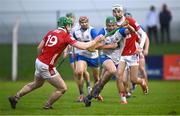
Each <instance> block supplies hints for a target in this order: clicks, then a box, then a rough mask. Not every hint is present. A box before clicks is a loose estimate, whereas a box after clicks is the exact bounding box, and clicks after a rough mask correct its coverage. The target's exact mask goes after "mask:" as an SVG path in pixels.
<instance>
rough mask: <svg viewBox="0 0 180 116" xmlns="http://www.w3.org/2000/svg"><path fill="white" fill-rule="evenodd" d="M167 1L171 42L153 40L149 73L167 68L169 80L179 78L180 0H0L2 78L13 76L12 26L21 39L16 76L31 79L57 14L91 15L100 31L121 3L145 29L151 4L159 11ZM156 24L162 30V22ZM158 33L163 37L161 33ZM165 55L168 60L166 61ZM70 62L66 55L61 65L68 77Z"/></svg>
mask: <svg viewBox="0 0 180 116" xmlns="http://www.w3.org/2000/svg"><path fill="white" fill-rule="evenodd" d="M164 3H165V4H167V6H168V9H169V11H170V12H171V15H172V20H171V23H170V31H171V43H165V44H156V43H155V42H151V45H150V51H149V57H147V69H148V75H149V77H152V79H156V78H157V79H164V78H165V77H166V76H167V75H166V74H165V72H166V71H165V70H168V74H169V71H171V70H172V72H170V73H173V76H168V77H170V80H171V79H177V80H179V79H180V73H179V72H180V46H179V45H180V15H179V14H180V4H179V0H0V80H11V77H12V76H11V75H12V50H13V48H12V43H13V42H12V38H13V28H17V39H18V42H17V44H18V52H17V53H18V58H17V59H18V66H17V67H18V71H17V77H18V79H19V80H28V79H32V78H33V74H34V61H35V58H36V47H37V44H38V43H39V42H40V41H41V40H42V38H43V36H44V34H46V33H47V31H48V30H51V29H54V28H56V24H57V23H56V22H57V18H58V17H60V16H65V14H66V13H68V12H73V13H74V14H75V15H76V18H77V20H78V17H79V16H82V15H85V16H88V17H89V20H90V24H91V25H92V26H94V27H95V28H96V29H97V31H99V29H100V28H102V27H103V26H105V23H104V22H105V18H106V16H110V15H112V6H113V5H114V4H120V5H123V7H124V8H125V10H126V11H127V12H130V13H131V14H132V15H133V17H134V18H135V19H136V20H137V22H138V23H139V24H141V25H142V27H143V28H144V29H145V30H146V27H147V15H148V12H149V9H150V7H151V6H152V5H153V6H154V7H155V8H156V12H157V14H159V13H160V11H161V9H162V5H163V4H164ZM157 27H158V33H159V29H160V25H159V22H158V24H157ZM158 36H159V37H160V35H159V34H158ZM169 55H170V56H169ZM169 57H173V58H172V59H171V58H169ZM166 59H168V61H164V60H166ZM169 59H171V60H169ZM174 59H176V60H174ZM60 60H61V59H60ZM172 61H175V63H172V64H171V63H170V64H171V65H170V66H169V65H168V68H167V67H166V66H165V65H166V64H165V63H164V62H172ZM157 65H158V66H157ZM68 66H69V62H68V59H67V60H66V61H65V63H63V65H62V66H61V67H60V68H59V69H58V70H59V71H60V73H62V75H63V76H64V77H65V79H71V78H72V72H71V69H70V68H69V70H66V69H67V68H66V67H68ZM69 72H70V73H69ZM174 72H175V74H174ZM154 74H155V75H154ZM174 77H175V78H174Z"/></svg>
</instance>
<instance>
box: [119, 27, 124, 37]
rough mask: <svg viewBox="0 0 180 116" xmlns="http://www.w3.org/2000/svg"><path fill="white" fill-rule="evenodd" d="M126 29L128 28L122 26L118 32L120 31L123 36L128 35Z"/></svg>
mask: <svg viewBox="0 0 180 116" xmlns="http://www.w3.org/2000/svg"><path fill="white" fill-rule="evenodd" d="M125 30H126V28H120V29H119V30H118V32H119V33H120V34H121V35H122V36H123V37H126V33H125Z"/></svg>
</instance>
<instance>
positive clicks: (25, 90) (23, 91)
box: [9, 77, 44, 109]
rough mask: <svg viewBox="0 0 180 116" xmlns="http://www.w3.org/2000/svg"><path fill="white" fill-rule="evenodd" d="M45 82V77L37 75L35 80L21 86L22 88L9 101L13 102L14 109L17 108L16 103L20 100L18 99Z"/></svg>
mask: <svg viewBox="0 0 180 116" xmlns="http://www.w3.org/2000/svg"><path fill="white" fill-rule="evenodd" d="M43 83H44V79H43V78H41V77H35V79H34V81H33V82H30V83H28V84H26V85H25V86H24V87H22V88H21V90H19V91H18V92H17V93H16V95H15V96H12V97H9V101H10V103H11V107H12V108H13V109H15V108H16V103H17V102H18V100H19V99H20V98H21V97H23V96H24V95H26V94H28V93H30V92H31V91H33V90H35V89H37V88H39V87H41V86H42V85H43Z"/></svg>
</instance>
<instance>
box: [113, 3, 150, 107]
mask: <svg viewBox="0 0 180 116" xmlns="http://www.w3.org/2000/svg"><path fill="white" fill-rule="evenodd" d="M112 10H113V15H114V16H115V17H116V19H117V21H118V25H121V24H122V23H123V22H124V21H128V22H129V25H130V26H132V27H133V28H134V29H135V30H136V33H135V32H134V33H131V34H129V35H127V36H126V41H125V46H124V49H123V52H122V56H121V59H120V62H119V66H118V69H117V74H116V78H117V88H118V92H119V95H120V98H121V101H120V103H121V104H127V101H126V91H125V87H124V83H123V74H124V71H125V68H126V67H127V66H128V67H129V68H130V79H131V81H132V82H133V83H136V84H140V85H141V87H142V89H143V92H144V93H148V88H147V85H146V81H145V79H141V78H137V76H138V67H139V66H138V65H139V56H138V55H139V53H141V52H142V50H143V46H144V42H145V40H146V34H145V32H144V31H143V30H142V29H141V27H140V26H139V24H138V23H137V22H136V21H135V20H134V19H132V18H129V17H124V13H123V7H122V6H120V5H118V4H116V5H114V6H113V8H112ZM138 35H139V36H140V43H139V44H138V46H137V45H136V43H137V38H138Z"/></svg>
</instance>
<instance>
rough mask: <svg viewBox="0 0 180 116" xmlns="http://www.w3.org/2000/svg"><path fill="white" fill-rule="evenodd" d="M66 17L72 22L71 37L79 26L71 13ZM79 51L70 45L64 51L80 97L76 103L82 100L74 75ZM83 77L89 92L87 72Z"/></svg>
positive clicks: (78, 84) (79, 85) (78, 82)
mask: <svg viewBox="0 0 180 116" xmlns="http://www.w3.org/2000/svg"><path fill="white" fill-rule="evenodd" d="M66 17H68V18H70V19H71V20H72V22H73V27H72V30H71V34H72V35H73V33H74V32H75V30H78V29H79V28H80V25H79V23H75V19H76V17H75V15H74V14H73V13H67V14H66ZM79 51H80V50H79V49H78V48H75V47H72V46H71V45H68V47H67V48H66V49H65V50H64V58H66V57H67V56H69V61H70V65H71V67H72V70H73V78H74V80H75V81H76V83H77V86H78V89H79V92H80V97H79V98H78V99H77V102H80V101H81V99H82V97H81V89H82V87H81V82H80V81H78V77H77V75H76V73H75V71H76V66H77V63H76V62H77V61H78V55H79ZM83 77H84V79H85V81H86V87H87V90H88V92H90V90H91V87H90V76H89V73H88V71H86V72H85V73H84V74H83Z"/></svg>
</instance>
